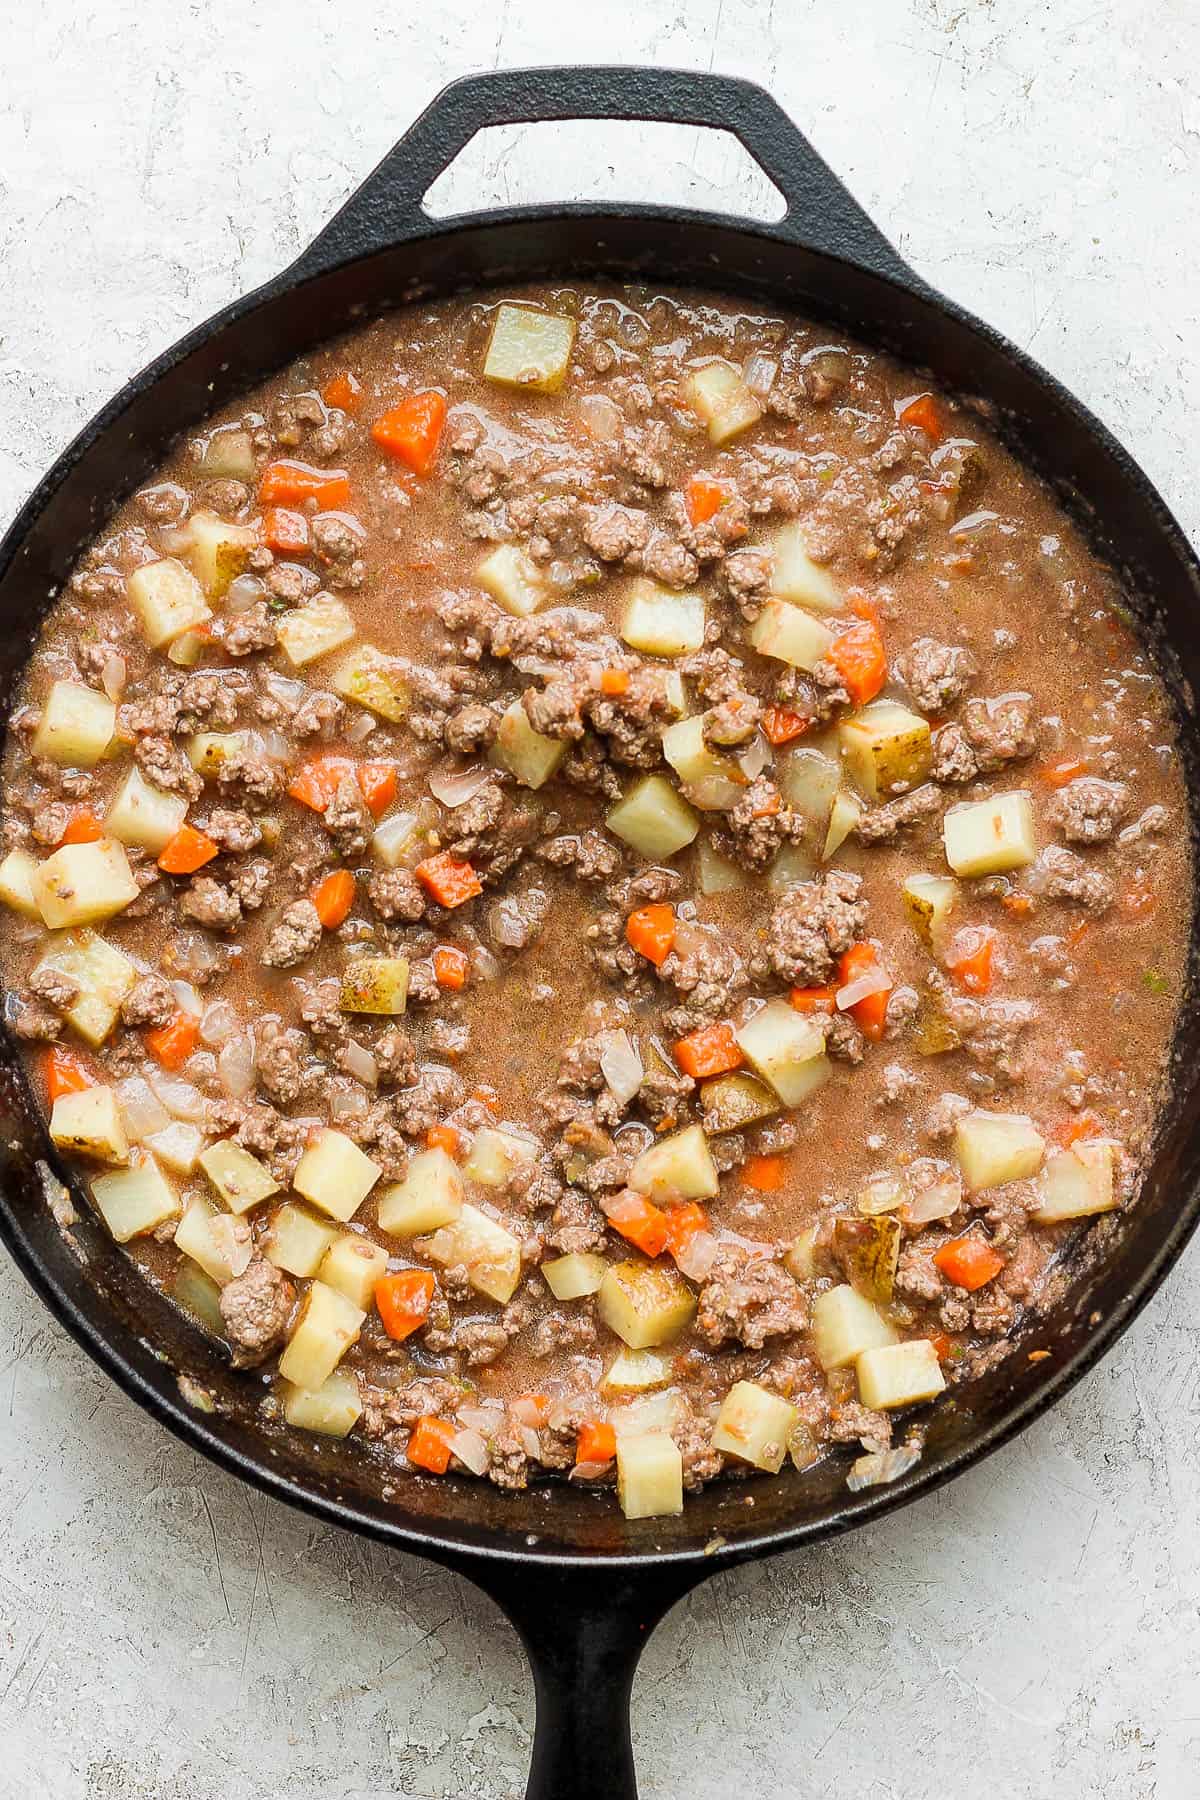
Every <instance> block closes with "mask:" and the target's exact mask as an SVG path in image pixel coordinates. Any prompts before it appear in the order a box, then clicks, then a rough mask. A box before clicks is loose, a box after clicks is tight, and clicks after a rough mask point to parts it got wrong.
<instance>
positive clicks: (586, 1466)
mask: <svg viewBox="0 0 1200 1800" xmlns="http://www.w3.org/2000/svg"><path fill="white" fill-rule="evenodd" d="M611 1468H612V1464H611V1463H610V1462H606V1463H601V1462H581V1463H576V1464H575V1467H574V1468H573V1469H572V1470H571V1472H570V1474H569V1475H568V1476H567V1480H568V1481H595V1480H596V1479H597V1478H598V1477H599V1476H601V1475H607V1474H608V1473H609V1471H610V1470H611Z"/></svg>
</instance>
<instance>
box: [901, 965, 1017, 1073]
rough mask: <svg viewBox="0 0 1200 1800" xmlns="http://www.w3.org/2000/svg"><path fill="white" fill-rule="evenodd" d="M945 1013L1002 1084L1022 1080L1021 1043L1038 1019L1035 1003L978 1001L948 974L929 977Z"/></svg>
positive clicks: (966, 1045)
mask: <svg viewBox="0 0 1200 1800" xmlns="http://www.w3.org/2000/svg"><path fill="white" fill-rule="evenodd" d="M928 984H929V987H930V989H931V990H932V991H933V993H934V994H935V995H936V997H937V1000H938V1003H939V1005H940V1007H941V1010H942V1013H943V1015H944V1017H945V1019H946V1021H947V1023H948V1024H949V1026H950V1027H951V1029H952V1030H953V1031H954V1032H956V1033H957V1035H958V1038H959V1041H960V1043H961V1046H962V1048H963V1049H964V1050H965V1051H966V1053H967V1055H968V1056H969V1057H970V1058H971V1059H972V1061H973V1062H976V1063H978V1064H979V1065H980V1066H981V1067H982V1068H984V1069H986V1070H987V1071H988V1073H989V1074H991V1075H992V1076H993V1077H995V1078H997V1079H998V1080H1000V1081H1001V1082H1013V1081H1019V1080H1020V1078H1021V1076H1022V1074H1023V1073H1024V1069H1023V1065H1022V1063H1021V1058H1020V1040H1021V1038H1022V1036H1023V1034H1024V1033H1025V1032H1026V1031H1028V1029H1029V1027H1030V1026H1031V1025H1032V1024H1033V1022H1034V1020H1035V1019H1036V1018H1037V1016H1038V1009H1037V1005H1036V1003H1035V1002H1034V1001H1032V1000H1009V999H994V1000H993V999H988V1000H976V999H973V998H971V996H970V995H967V994H960V993H959V992H958V991H957V990H956V989H955V988H954V986H953V985H952V983H951V982H949V981H947V979H946V978H945V976H944V975H941V974H938V973H934V974H931V975H930V976H929V977H928Z"/></svg>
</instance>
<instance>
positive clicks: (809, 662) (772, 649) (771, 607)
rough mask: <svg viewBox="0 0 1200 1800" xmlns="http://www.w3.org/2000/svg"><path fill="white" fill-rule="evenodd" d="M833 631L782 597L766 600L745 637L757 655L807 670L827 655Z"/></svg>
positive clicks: (809, 670)
mask: <svg viewBox="0 0 1200 1800" xmlns="http://www.w3.org/2000/svg"><path fill="white" fill-rule="evenodd" d="M834 636H835V633H834V632H832V631H831V630H830V629H829V627H828V625H822V623H821V621H820V620H819V619H814V618H813V616H812V614H811V613H807V612H805V611H804V610H803V609H802V608H801V607H799V606H790V605H789V604H788V602H787V601H786V600H768V601H767V604H766V605H765V606H764V607H763V609H762V611H761V612H760V613H759V615H758V617H757V619H756V620H755V621H754V623H753V625H752V626H751V627H750V630H749V631H748V632H747V633H746V637H747V640H748V642H749V643H750V645H751V646H752V647H753V648H754V649H755V650H757V651H758V654H759V655H760V656H770V657H773V658H774V659H775V661H776V662H783V663H787V664H788V666H789V668H793V669H804V670H806V671H807V672H808V673H809V674H811V673H812V671H813V670H814V669H815V668H816V666H817V664H818V663H819V662H824V661H825V659H826V657H827V656H828V655H829V647H830V645H831V644H832V643H833V640H834Z"/></svg>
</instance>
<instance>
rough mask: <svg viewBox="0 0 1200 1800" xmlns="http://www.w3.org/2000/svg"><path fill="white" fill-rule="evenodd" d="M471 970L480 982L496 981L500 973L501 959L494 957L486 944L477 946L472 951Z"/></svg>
mask: <svg viewBox="0 0 1200 1800" xmlns="http://www.w3.org/2000/svg"><path fill="white" fill-rule="evenodd" d="M471 968H472V971H473V972H474V974H475V976H476V977H477V978H478V980H480V981H495V979H496V977H497V975H499V973H500V959H499V957H497V956H493V955H492V952H491V951H490V950H489V949H488V947H487V945H486V944H476V946H475V948H474V949H473V950H472V951H471Z"/></svg>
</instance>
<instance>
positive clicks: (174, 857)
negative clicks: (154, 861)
mask: <svg viewBox="0 0 1200 1800" xmlns="http://www.w3.org/2000/svg"><path fill="white" fill-rule="evenodd" d="M217 854H218V846H217V845H216V844H215V843H214V842H213V840H212V838H210V837H209V835H208V833H207V832H206V831H197V830H196V827H195V826H194V825H181V826H180V827H179V830H178V831H177V832H176V833H175V835H174V837H173V838H170V839H168V841H167V843H166V844H165V846H164V847H163V852H162V855H161V856H160V857H159V859H158V866H159V868H160V869H161V870H162V872H163V874H164V875H194V874H195V873H196V870H197V869H202V868H203V867H204V865H205V863H210V862H211V861H212V859H213V857H214V856H216V855H217Z"/></svg>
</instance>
